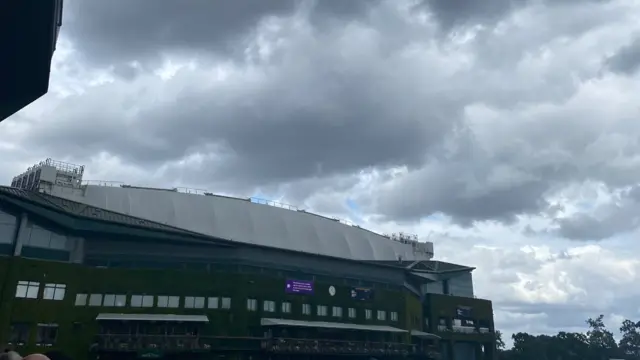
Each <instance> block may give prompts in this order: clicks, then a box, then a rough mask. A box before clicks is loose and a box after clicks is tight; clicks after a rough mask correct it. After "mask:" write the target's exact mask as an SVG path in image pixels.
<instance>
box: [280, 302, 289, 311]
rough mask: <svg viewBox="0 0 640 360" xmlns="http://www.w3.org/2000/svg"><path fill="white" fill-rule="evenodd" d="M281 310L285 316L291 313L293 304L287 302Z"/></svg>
mask: <svg viewBox="0 0 640 360" xmlns="http://www.w3.org/2000/svg"><path fill="white" fill-rule="evenodd" d="M281 309H282V312H283V313H285V314H289V313H291V303H290V302H286V301H285V302H283V303H282V307H281Z"/></svg>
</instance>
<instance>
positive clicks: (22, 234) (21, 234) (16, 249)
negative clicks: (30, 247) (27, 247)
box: [13, 213, 30, 256]
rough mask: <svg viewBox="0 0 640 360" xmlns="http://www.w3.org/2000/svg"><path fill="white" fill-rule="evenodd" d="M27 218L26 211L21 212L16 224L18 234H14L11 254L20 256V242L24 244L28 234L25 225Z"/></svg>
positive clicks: (28, 230) (27, 228)
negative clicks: (18, 221) (14, 238)
mask: <svg viewBox="0 0 640 360" xmlns="http://www.w3.org/2000/svg"><path fill="white" fill-rule="evenodd" d="M28 221H29V218H28V216H27V214H26V213H22V215H21V216H20V224H19V225H18V234H17V236H16V242H15V244H14V246H13V256H20V254H22V244H24V243H25V242H26V241H27V240H28V239H29V235H30V229H29V227H28V226H27V223H28Z"/></svg>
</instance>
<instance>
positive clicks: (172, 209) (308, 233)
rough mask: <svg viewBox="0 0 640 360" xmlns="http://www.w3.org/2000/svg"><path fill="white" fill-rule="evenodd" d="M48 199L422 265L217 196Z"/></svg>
mask: <svg viewBox="0 0 640 360" xmlns="http://www.w3.org/2000/svg"><path fill="white" fill-rule="evenodd" d="M81 193H82V192H74V193H70V192H63V191H56V190H55V189H54V191H53V192H52V195H56V196H60V197H63V198H68V199H70V200H75V201H79V202H82V203H85V204H88V205H92V206H96V207H100V208H104V209H107V210H111V211H116V212H120V213H123V214H128V215H131V216H136V217H140V218H144V219H148V220H151V221H155V222H159V223H163V224H167V225H171V226H176V227H179V228H183V229H187V230H190V231H195V232H199V233H202V234H207V235H211V236H215V237H219V238H223V239H229V240H234V241H239V242H245V243H252V244H258V245H264V246H271V247H278V248H284V249H290V250H296V251H303V252H308V253H313V254H322V255H329V256H334V257H340V258H349V259H356V260H397V259H398V257H399V256H401V257H402V259H403V260H426V259H429V258H430V256H427V255H423V254H420V255H418V256H419V258H417V257H416V255H414V252H413V248H412V246H411V245H409V244H403V243H400V242H397V241H393V240H390V239H388V238H386V237H383V236H381V235H378V234H375V233H372V232H369V231H366V230H363V229H359V228H357V227H353V226H349V225H345V224H341V223H340V222H338V221H333V220H330V219H326V218H322V217H319V216H315V215H312V214H307V213H304V212H298V211H293V210H287V209H281V208H277V207H273V206H269V205H263V204H255V203H252V202H250V201H246V200H242V199H234V198H226V197H220V196H204V195H193V194H185V193H180V192H172V191H162V190H150V189H140V188H121V187H105V186H92V185H87V186H86V189H85V191H84V196H82V194H81Z"/></svg>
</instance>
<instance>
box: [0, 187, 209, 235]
mask: <svg viewBox="0 0 640 360" xmlns="http://www.w3.org/2000/svg"><path fill="white" fill-rule="evenodd" d="M0 194H6V195H9V196H11V197H14V198H18V199H20V200H26V201H28V202H31V203H33V204H35V205H39V206H44V207H48V208H53V209H55V210H59V211H64V212H65V213H68V214H71V215H75V216H79V217H84V218H90V219H92V220H98V221H106V222H111V223H118V224H121V225H127V226H138V227H143V228H147V229H151V230H161V231H168V232H173V233H180V234H185V235H187V234H188V235H196V236H200V237H202V234H200V233H195V232H192V231H188V230H184V229H181V228H177V227H174V226H169V225H165V224H162V223H158V222H154V221H149V220H145V219H141V218H137V217H134V216H129V215H125V214H121V213H117V212H114V211H109V210H105V209H101V208H98V207H95V206H90V205H86V204H83V203H80V202H77V201H71V200H67V199H63V198H59V197H56V196H51V195H47V194H42V193H38V192H34V191H27V190H22V189H17V188H12V187H8V186H0Z"/></svg>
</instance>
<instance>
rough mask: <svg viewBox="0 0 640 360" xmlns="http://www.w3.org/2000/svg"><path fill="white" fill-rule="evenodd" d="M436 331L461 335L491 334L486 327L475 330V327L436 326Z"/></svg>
mask: <svg viewBox="0 0 640 360" xmlns="http://www.w3.org/2000/svg"><path fill="white" fill-rule="evenodd" d="M438 331H441V332H446V331H452V332H456V333H463V334H488V333H490V332H491V329H489V328H488V327H478V328H476V327H475V326H460V325H453V326H447V325H438Z"/></svg>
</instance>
